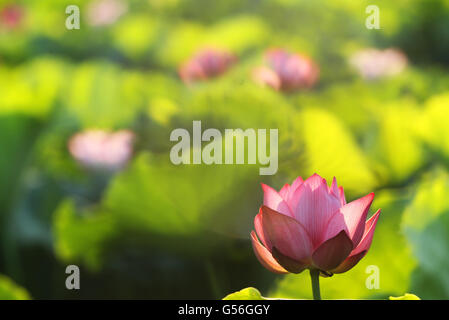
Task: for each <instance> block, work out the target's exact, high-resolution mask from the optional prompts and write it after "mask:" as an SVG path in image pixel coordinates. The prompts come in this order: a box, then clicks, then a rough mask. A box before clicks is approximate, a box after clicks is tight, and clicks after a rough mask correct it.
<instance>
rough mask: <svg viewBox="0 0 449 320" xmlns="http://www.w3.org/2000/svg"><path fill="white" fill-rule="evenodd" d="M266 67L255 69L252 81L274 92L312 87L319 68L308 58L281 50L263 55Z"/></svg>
mask: <svg viewBox="0 0 449 320" xmlns="http://www.w3.org/2000/svg"><path fill="white" fill-rule="evenodd" d="M265 59H266V62H267V65H268V66H264V67H259V68H256V69H255V70H254V72H253V79H254V80H255V81H256V82H257V83H259V84H262V85H268V86H270V87H272V88H273V89H276V90H283V91H293V90H298V89H305V88H310V87H312V86H313V85H314V84H315V83H316V82H317V80H318V75H319V68H318V66H317V65H316V64H315V63H314V62H313V61H312V60H311V59H309V58H307V57H305V56H303V55H300V54H292V53H289V52H287V51H284V50H282V49H271V50H268V51H267V53H266V54H265Z"/></svg>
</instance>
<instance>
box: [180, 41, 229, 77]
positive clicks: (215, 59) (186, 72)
mask: <svg viewBox="0 0 449 320" xmlns="http://www.w3.org/2000/svg"><path fill="white" fill-rule="evenodd" d="M235 61H236V58H235V56H233V55H232V54H230V53H229V52H226V51H220V50H217V49H203V50H201V51H200V52H198V53H197V54H196V55H195V56H194V57H193V58H191V59H190V60H189V61H187V62H186V63H184V64H183V65H182V66H181V67H180V68H179V75H180V77H181V79H182V80H183V81H184V82H185V83H191V82H195V81H200V80H206V79H209V78H213V77H216V76H219V75H221V74H223V73H224V72H226V70H228V69H229V67H230V66H231V65H232V64H234V62H235Z"/></svg>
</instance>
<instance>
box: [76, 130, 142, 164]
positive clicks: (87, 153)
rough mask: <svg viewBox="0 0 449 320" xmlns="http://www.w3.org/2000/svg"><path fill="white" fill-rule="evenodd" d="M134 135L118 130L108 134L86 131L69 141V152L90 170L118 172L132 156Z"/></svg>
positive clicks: (98, 131)
mask: <svg viewBox="0 0 449 320" xmlns="http://www.w3.org/2000/svg"><path fill="white" fill-rule="evenodd" d="M133 141H134V133H132V132H131V131H129V130H120V131H117V132H115V133H110V132H106V131H102V130H88V131H84V132H81V133H77V134H75V135H74V136H73V137H72V138H71V139H70V141H69V151H70V153H71V154H72V156H73V157H74V158H75V159H76V160H77V161H78V162H80V163H81V164H82V165H84V166H86V167H88V168H90V169H106V170H112V171H114V170H118V169H121V168H122V167H124V166H125V165H126V164H127V163H128V161H129V159H130V158H131V156H132V152H133Z"/></svg>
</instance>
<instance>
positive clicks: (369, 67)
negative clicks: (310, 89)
mask: <svg viewBox="0 0 449 320" xmlns="http://www.w3.org/2000/svg"><path fill="white" fill-rule="evenodd" d="M349 62H350V64H351V65H352V66H353V67H355V69H356V70H357V71H358V72H359V74H360V75H361V76H362V77H363V78H365V79H368V80H372V79H377V78H381V77H385V76H393V75H396V74H399V73H401V72H402V71H403V70H404V69H405V67H406V66H407V57H406V56H405V54H404V53H403V52H402V51H400V50H397V49H392V48H390V49H385V50H378V49H371V48H370V49H364V50H361V51H358V52H356V53H355V54H354V55H353V56H352V57H351V58H350V61H349Z"/></svg>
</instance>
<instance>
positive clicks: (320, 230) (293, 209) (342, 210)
mask: <svg viewBox="0 0 449 320" xmlns="http://www.w3.org/2000/svg"><path fill="white" fill-rule="evenodd" d="M262 188H263V191H264V200H263V205H262V206H261V207H260V210H259V213H258V214H257V215H256V217H255V219H254V227H255V231H252V232H251V239H252V244H253V249H254V252H255V254H256V256H257V258H258V260H259V261H260V263H261V264H262V265H263V266H264V267H265V268H267V269H268V270H270V271H272V272H275V273H289V272H290V273H300V272H302V271H303V270H305V269H310V270H319V272H320V273H321V275H326V276H330V275H332V274H334V273H342V272H346V271H348V270H349V269H351V268H352V267H354V266H355V265H356V264H357V263H358V262H359V261H360V259H362V258H363V257H364V256H365V254H366V253H367V252H368V250H369V248H370V246H371V241H372V240H373V235H374V230H375V228H376V223H377V220H378V218H379V214H380V210H378V211H377V212H376V213H375V214H374V215H373V216H372V217H371V218H370V219H368V220H367V221H366V217H367V215H368V211H369V209H370V206H371V203H372V202H373V199H374V194H373V193H370V194H368V195H366V196H364V197H362V198H360V199H358V200H355V201H352V202H350V203H346V199H345V195H344V191H343V188H342V187H339V186H338V185H337V181H336V179H335V178H334V180H333V182H332V185H331V186H330V187H329V186H328V185H327V183H326V180H325V179H323V178H321V177H320V176H319V175H317V174H314V175H313V176H311V177H310V178H308V179H307V180H306V181H303V180H302V178H301V177H299V178H297V179H296V180H295V181H294V182H293V184H292V185H288V184H286V185H285V186H284V187H283V188H282V189H281V190H280V191H279V192H277V191H275V190H274V189H272V188H271V187H269V186H267V185H264V184H262Z"/></svg>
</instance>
